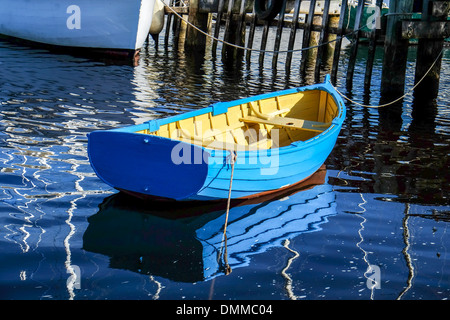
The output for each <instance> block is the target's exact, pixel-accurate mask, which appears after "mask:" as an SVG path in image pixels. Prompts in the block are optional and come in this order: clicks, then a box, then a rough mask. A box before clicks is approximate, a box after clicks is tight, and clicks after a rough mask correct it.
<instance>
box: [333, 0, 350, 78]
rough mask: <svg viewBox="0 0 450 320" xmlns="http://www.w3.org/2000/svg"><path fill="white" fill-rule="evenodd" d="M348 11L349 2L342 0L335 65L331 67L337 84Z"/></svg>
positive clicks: (335, 48) (334, 58)
mask: <svg viewBox="0 0 450 320" xmlns="http://www.w3.org/2000/svg"><path fill="white" fill-rule="evenodd" d="M347 9H348V2H347V0H342V4H341V14H340V16H339V24H338V28H337V31H336V37H337V40H336V44H335V47H334V55H333V65H332V67H331V75H330V78H331V82H332V83H334V84H336V80H337V79H336V78H337V72H338V67H339V56H340V54H341V45H342V36H343V35H344V32H345V30H344V23H345V17H346V13H347Z"/></svg>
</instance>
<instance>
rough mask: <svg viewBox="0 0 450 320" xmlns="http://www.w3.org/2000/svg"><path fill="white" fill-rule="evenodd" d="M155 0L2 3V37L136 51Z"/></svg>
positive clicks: (23, 0) (7, 0)
mask: <svg viewBox="0 0 450 320" xmlns="http://www.w3.org/2000/svg"><path fill="white" fill-rule="evenodd" d="M154 2H155V0H32V1H30V0H0V34H2V35H6V36H9V37H14V38H19V39H24V40H28V41H33V42H39V43H44V44H49V45H56V46H65V47H78V48H94V49H118V50H137V49H140V48H141V47H142V45H143V44H144V41H145V39H146V37H147V35H148V32H149V29H150V25H151V23H152V15H153V6H154Z"/></svg>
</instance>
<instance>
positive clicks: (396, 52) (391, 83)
mask: <svg viewBox="0 0 450 320" xmlns="http://www.w3.org/2000/svg"><path fill="white" fill-rule="evenodd" d="M413 5H414V0H399V1H391V2H390V3H389V14H388V18H387V27H386V38H385V42H384V60H383V71H382V76H381V95H382V96H388V97H392V98H397V97H400V96H402V95H403V92H404V88H405V73H406V57H407V55H408V46H409V41H408V40H405V39H402V37H401V32H400V28H401V24H400V21H401V19H402V18H404V17H405V16H407V15H408V14H409V13H411V12H412V9H413ZM402 13H403V14H406V15H402Z"/></svg>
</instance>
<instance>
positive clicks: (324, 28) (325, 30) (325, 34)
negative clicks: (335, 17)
mask: <svg viewBox="0 0 450 320" xmlns="http://www.w3.org/2000/svg"><path fill="white" fill-rule="evenodd" d="M329 12H330V0H325V6H324V8H323V15H322V30H321V31H320V37H319V43H318V44H319V47H318V48H317V59H316V67H315V68H314V78H315V80H316V82H320V79H319V78H320V68H321V67H322V66H323V56H324V51H325V49H326V48H325V47H324V45H323V43H324V40H325V39H327V38H328V16H329Z"/></svg>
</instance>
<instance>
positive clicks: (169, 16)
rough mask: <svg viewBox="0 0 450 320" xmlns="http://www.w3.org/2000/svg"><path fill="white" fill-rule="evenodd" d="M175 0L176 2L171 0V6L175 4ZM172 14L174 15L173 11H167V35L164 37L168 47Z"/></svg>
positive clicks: (165, 44)
mask: <svg viewBox="0 0 450 320" xmlns="http://www.w3.org/2000/svg"><path fill="white" fill-rule="evenodd" d="M173 2H174V0H170V2H169V6H171V7H172V6H173ZM172 16H173V13H172V12H169V13H167V23H166V35H165V37H164V46H165V47H166V48H167V46H168V45H169V32H170V23H171V22H172Z"/></svg>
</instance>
